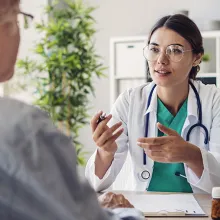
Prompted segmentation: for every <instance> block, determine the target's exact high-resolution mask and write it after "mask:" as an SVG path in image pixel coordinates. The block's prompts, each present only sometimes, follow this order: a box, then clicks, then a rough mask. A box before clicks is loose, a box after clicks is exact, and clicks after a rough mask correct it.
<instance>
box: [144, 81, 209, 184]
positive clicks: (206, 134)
mask: <svg viewBox="0 0 220 220" xmlns="http://www.w3.org/2000/svg"><path fill="white" fill-rule="evenodd" d="M189 84H190V86H191V87H192V89H193V91H194V93H195V96H196V100H197V106H198V122H197V123H196V124H194V125H192V126H191V127H190V128H189V130H188V132H187V134H186V141H189V138H190V134H191V132H192V130H193V129H194V128H195V127H201V128H203V130H204V131H205V139H204V144H207V143H208V137H209V133H208V129H207V128H206V127H205V125H203V124H202V105H201V101H200V97H199V93H198V92H197V90H196V88H195V86H194V85H193V84H192V82H190V81H189ZM155 88H156V84H155V85H154V86H153V87H152V89H151V91H150V94H149V97H148V102H147V109H148V108H149V106H150V103H151V99H152V95H153V92H154V89H155ZM149 120H150V112H148V113H147V115H146V127H145V137H148V127H149ZM143 164H144V165H146V164H147V158H146V154H145V152H144V151H143ZM140 177H141V178H142V179H143V180H147V179H149V178H150V172H149V171H147V170H144V171H142V173H141V175H140Z"/></svg>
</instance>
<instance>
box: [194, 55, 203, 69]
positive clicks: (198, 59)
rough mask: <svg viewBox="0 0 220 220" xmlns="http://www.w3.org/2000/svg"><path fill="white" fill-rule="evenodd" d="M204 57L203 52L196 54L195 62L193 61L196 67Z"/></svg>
mask: <svg viewBox="0 0 220 220" xmlns="http://www.w3.org/2000/svg"><path fill="white" fill-rule="evenodd" d="M202 57H203V54H202V53H199V54H196V55H195V56H194V62H193V66H194V67H195V66H198V65H199V64H200V63H201V61H202Z"/></svg>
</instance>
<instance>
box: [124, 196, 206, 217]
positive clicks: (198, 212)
mask: <svg viewBox="0 0 220 220" xmlns="http://www.w3.org/2000/svg"><path fill="white" fill-rule="evenodd" d="M125 197H126V198H127V199H128V200H129V202H130V203H131V204H133V205H134V207H135V208H136V209H139V210H140V211H142V212H143V213H144V214H145V215H146V216H148V215H149V216H150V215H168V216H169V215H178V216H182V215H192V216H193V215H195V216H206V214H205V213H204V211H203V210H202V209H201V207H200V206H199V204H198V202H197V201H196V200H195V198H194V196H193V195H192V194H169V195H157V194H153V195H152V194H125Z"/></svg>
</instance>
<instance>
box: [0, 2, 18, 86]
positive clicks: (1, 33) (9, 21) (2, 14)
mask: <svg viewBox="0 0 220 220" xmlns="http://www.w3.org/2000/svg"><path fill="white" fill-rule="evenodd" d="M12 2H15V3H14V4H12ZM16 2H18V1H15V0H12V1H9V0H0V82H4V81H7V80H9V79H10V78H11V77H12V76H13V73H14V67H15V63H16V58H17V53H18V47H19V42H20V35H19V28H18V25H17V13H16V11H17V10H16V7H18V4H17V5H16Z"/></svg>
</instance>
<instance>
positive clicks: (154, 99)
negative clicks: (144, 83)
mask: <svg viewBox="0 0 220 220" xmlns="http://www.w3.org/2000/svg"><path fill="white" fill-rule="evenodd" d="M154 85H155V84H154V83H151V85H150V91H151V90H152V88H153V86H154ZM150 91H149V92H148V97H147V102H148V98H149V94H150ZM156 111H157V87H156V88H155V89H154V91H153V94H152V97H151V102H150V106H149V107H148V109H146V111H145V113H144V116H145V115H146V114H148V113H150V112H156Z"/></svg>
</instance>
